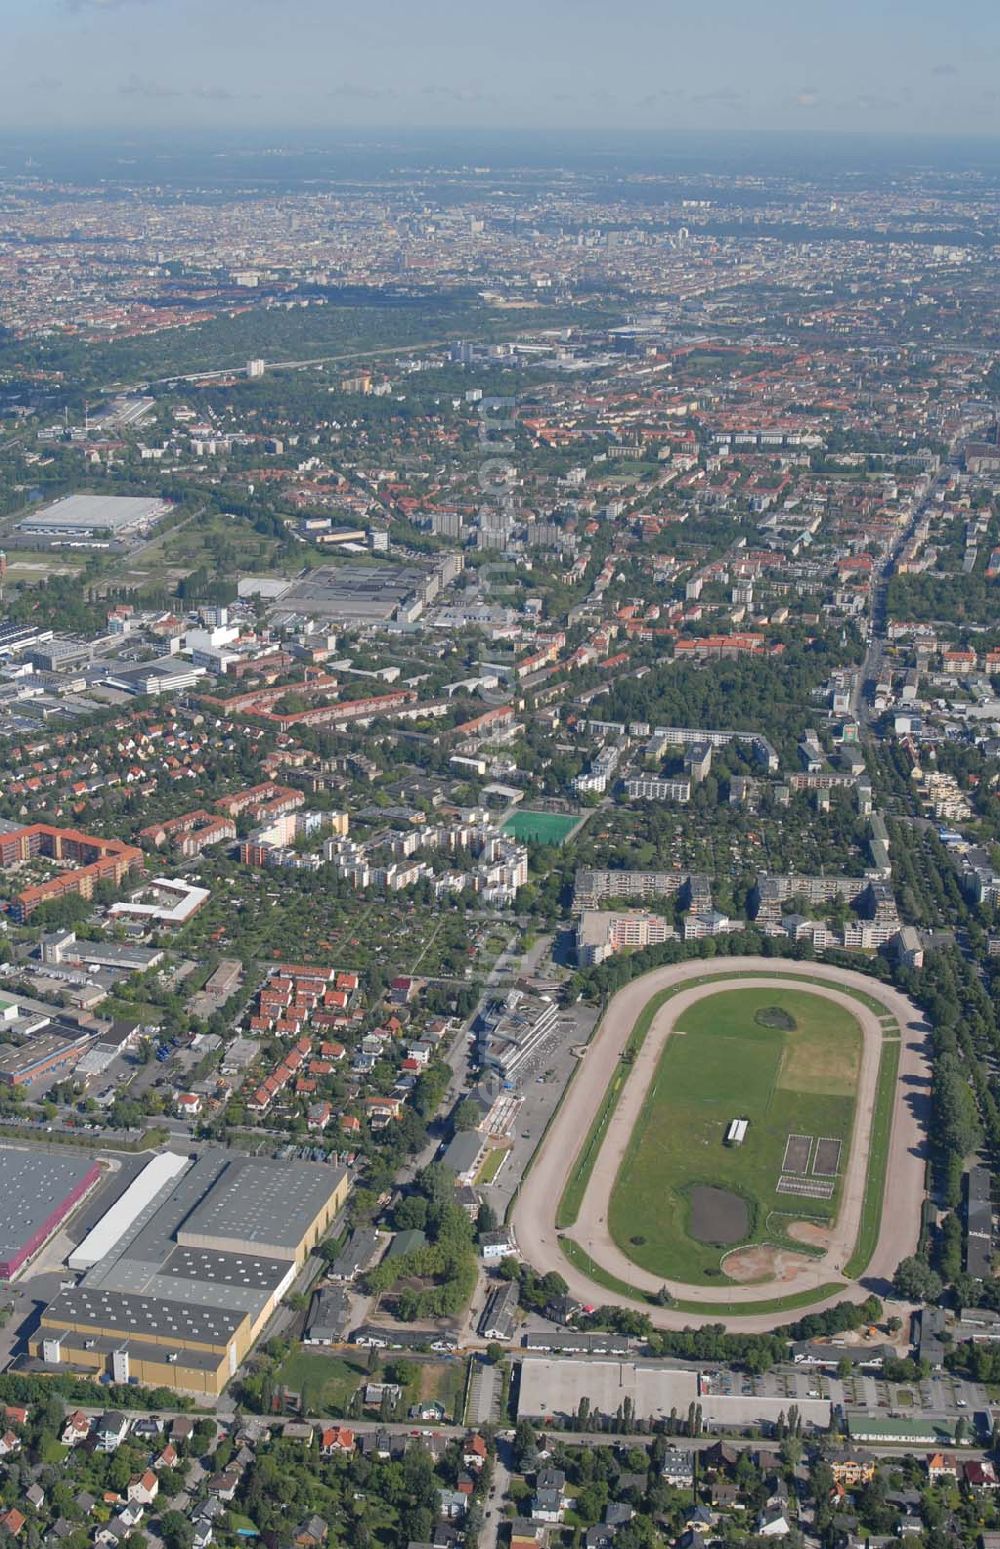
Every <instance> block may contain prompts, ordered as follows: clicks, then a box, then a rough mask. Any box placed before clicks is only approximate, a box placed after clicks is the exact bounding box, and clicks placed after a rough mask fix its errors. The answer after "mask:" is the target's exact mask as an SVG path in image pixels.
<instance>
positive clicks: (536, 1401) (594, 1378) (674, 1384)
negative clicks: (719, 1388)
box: [517, 1357, 830, 1430]
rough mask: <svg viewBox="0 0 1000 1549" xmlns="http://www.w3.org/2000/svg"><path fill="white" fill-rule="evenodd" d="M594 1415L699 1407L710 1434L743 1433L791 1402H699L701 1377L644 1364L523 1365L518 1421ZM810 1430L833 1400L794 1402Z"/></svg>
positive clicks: (730, 1397)
mask: <svg viewBox="0 0 1000 1549" xmlns="http://www.w3.org/2000/svg"><path fill="white" fill-rule="evenodd" d="M583 1398H586V1399H588V1400H589V1401H590V1407H591V1410H592V1411H600V1412H601V1414H606V1415H614V1414H616V1413H617V1411H618V1408H619V1406H620V1405H621V1404H623V1403H624V1402H625V1399H626V1398H628V1399H631V1401H632V1404H633V1406H634V1413H635V1416H636V1419H639V1420H647V1419H662V1418H664V1417H666V1416H668V1415H669V1414H670V1411H671V1410H672V1409H676V1411H677V1413H678V1414H684V1413H686V1411H687V1408H688V1406H689V1404H691V1403H694V1402H695V1401H697V1402H698V1403H699V1404H700V1405H701V1408H702V1415H703V1418H704V1421H705V1424H706V1425H707V1426H709V1427H712V1428H717V1429H722V1428H743V1427H746V1426H755V1425H759V1424H761V1423H762V1422H771V1421H776V1420H777V1419H778V1416H779V1414H780V1413H781V1412H782V1411H784V1410H786V1409H787V1407H788V1399H787V1398H783V1397H771V1396H766V1395H757V1396H755V1395H753V1394H746V1395H744V1394H726V1393H707V1394H702V1395H701V1396H700V1397H699V1394H698V1379H697V1374H696V1373H695V1372H693V1371H681V1370H677V1369H675V1368H672V1367H669V1366H661V1365H659V1364H656V1363H653V1362H651V1361H650V1362H643V1361H616V1360H603V1361H590V1360H581V1359H580V1358H579V1357H577V1358H576V1359H573V1360H567V1359H563V1360H546V1359H542V1358H535V1357H532V1358H530V1359H526V1360H524V1361H522V1363H521V1389H520V1396H519V1398H518V1408H517V1412H518V1417H519V1418H522V1419H523V1418H526V1417H535V1416H546V1415H552V1416H555V1417H558V1416H560V1415H571V1414H574V1413H575V1412H576V1411H577V1410H578V1409H579V1406H580V1400H581V1399H583ZM795 1402H796V1404H797V1406H798V1409H799V1412H800V1414H801V1415H802V1419H803V1421H804V1423H805V1424H806V1425H811V1426H815V1427H817V1428H818V1429H821V1430H825V1429H827V1428H828V1427H829V1424H830V1401H829V1399H810V1398H804V1399H796V1401H795Z"/></svg>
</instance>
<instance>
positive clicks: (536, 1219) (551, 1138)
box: [513, 957, 930, 1333]
mask: <svg viewBox="0 0 1000 1549" xmlns="http://www.w3.org/2000/svg"><path fill="white" fill-rule="evenodd" d="M711 974H718V975H719V978H718V979H716V980H713V982H712V983H711V984H708V985H703V986H697V985H692V986H691V988H690V989H688V990H681V991H680V992H679V993H678V994H676V995H674V996H673V997H672V998H671V999H670V1000H669V1001H667V1002H666V1004H665V1005H664V1006H663V1007H661V1009H660V1010H659V1011H658V1012H657V1014H656V1016H655V1018H654V1020H653V1025H652V1026H651V1028H650V1029H649V1032H648V1033H647V1035H646V1040H645V1042H644V1044H643V1048H642V1051H641V1053H640V1055H639V1057H638V1058H637V1060H636V1061H635V1064H634V1066H633V1068H632V1070H631V1072H630V1074H629V1077H628V1079H627V1081H626V1083H625V1086H624V1089H623V1091H622V1093H621V1096H620V1098H619V1101H618V1105H617V1108H616V1110H615V1114H614V1116H613V1117H612V1119H611V1121H610V1123H609V1125H608V1129H607V1133H606V1135H605V1138H604V1142H603V1144H602V1146H601V1150H600V1152H599V1154H598V1158H597V1161H596V1163H595V1166H594V1169H593V1172H592V1173H591V1178H590V1183H589V1185H588V1188H587V1193H586V1196H585V1198H584V1202H583V1206H582V1208H581V1210H580V1215H579V1217H578V1219H577V1222H576V1224H575V1225H574V1226H573V1227H571V1228H569V1229H568V1230H567V1233H566V1235H567V1236H569V1237H572V1238H573V1240H574V1241H575V1242H577V1243H578V1244H579V1245H580V1246H581V1247H583V1248H585V1249H586V1251H587V1252H588V1253H589V1254H590V1256H591V1257H592V1258H593V1260H594V1261H595V1263H597V1264H600V1265H601V1266H602V1267H603V1268H604V1269H605V1270H607V1271H608V1272H609V1273H610V1274H613V1275H615V1276H616V1277H617V1278H618V1279H620V1280H623V1281H625V1282H626V1283H627V1284H629V1285H634V1286H636V1287H637V1288H639V1289H640V1290H646V1291H655V1290H658V1289H659V1288H660V1285H661V1284H662V1283H663V1282H662V1280H661V1279H660V1278H658V1277H656V1276H653V1275H650V1274H648V1273H647V1272H646V1271H644V1270H641V1269H640V1268H639V1267H638V1265H636V1264H633V1263H632V1261H631V1260H630V1259H629V1258H627V1256H626V1255H625V1254H624V1253H623V1252H622V1251H621V1249H620V1248H618V1246H617V1244H616V1243H615V1242H614V1241H613V1240H612V1238H611V1236H610V1233H609V1231H608V1228H607V1213H608V1212H607V1207H608V1200H609V1198H610V1194H611V1189H612V1187H613V1185H614V1180H615V1178H616V1176H617V1173H618V1168H619V1165H620V1162H621V1159H622V1156H623V1155H624V1151H625V1147H626V1146H627V1144H628V1139H629V1136H630V1135H631V1133H632V1129H633V1127H634V1125H635V1122H636V1119H637V1118H638V1115H639V1111H640V1109H641V1107H642V1102H643V1098H644V1096H645V1093H646V1091H647V1089H648V1086H649V1083H650V1081H651V1080H652V1078H653V1075H654V1073H655V1071H656V1067H657V1064H658V1062H659V1058H660V1055H661V1053H662V1051H663V1046H664V1044H665V1042H666V1040H667V1038H668V1037H669V1035H670V1032H671V1029H672V1027H673V1025H674V1023H675V1021H676V1019H677V1017H678V1016H679V1015H680V1013H681V1012H682V1011H684V1010H685V1009H686V1008H687V1007H688V1006H690V1005H691V1004H692V1003H693V1002H694V1001H695V1000H697V999H699V998H700V997H702V996H703V995H706V994H711V993H715V992H717V991H719V990H725V989H739V988H746V987H747V985H748V984H758V985H759V984H763V983H764V982H765V980H764V979H762V978H760V977H753V978H749V977H748V976H750V975H753V976H758V975H761V974H766V976H767V981H768V982H770V983H772V984H774V985H775V986H784V987H787V988H808V989H810V990H812V991H814V992H815V993H817V994H821V995H824V996H825V997H826V998H827V999H829V1000H833V1001H836V1002H837V1003H838V1004H840V1005H844V1006H845V1007H846V1008H847V1009H848V1010H850V1011H851V1012H852V1013H853V1014H854V1015H855V1016H856V1017H857V1019H858V1021H859V1023H860V1024H861V1028H862V1032H863V1052H862V1060H861V1070H860V1073H859V1081H858V1093H857V1102H856V1107H855V1115H856V1116H855V1123H854V1134H853V1137H852V1143H851V1149H850V1154H849V1157H848V1162H847V1169H846V1173H845V1177H844V1185H843V1191H842V1202H841V1209H840V1213H839V1217H838V1220H837V1223H836V1226H835V1228H834V1231H833V1234H832V1237H831V1240H830V1244H829V1246H828V1248H827V1250H826V1252H825V1253H824V1255H823V1257H822V1258H818V1259H808V1260H805V1259H803V1260H802V1261H801V1262H800V1265H799V1269H798V1273H797V1275H796V1277H795V1278H794V1279H793V1280H791V1281H789V1280H784V1281H782V1282H781V1283H776V1282H763V1283H758V1284H755V1285H735V1284H731V1283H729V1282H726V1283H725V1286H724V1287H723V1285H721V1284H720V1285H718V1286H692V1285H687V1284H683V1283H680V1282H677V1283H673V1282H671V1281H669V1280H668V1281H667V1285H668V1287H669V1289H670V1290H671V1291H672V1292H673V1293H674V1294H675V1295H676V1296H678V1297H679V1298H682V1299H683V1300H684V1301H686V1302H702V1303H705V1304H706V1305H712V1306H718V1305H719V1304H720V1303H722V1302H725V1303H726V1304H727V1305H728V1306H729V1307H731V1308H732V1312H731V1313H730V1314H729V1315H728V1316H726V1317H720V1316H719V1315H718V1314H717V1313H716V1312H706V1314H705V1317H706V1320H708V1319H710V1320H711V1321H712V1322H723V1323H726V1325H727V1326H729V1327H732V1328H734V1329H741V1330H743V1331H744V1332H746V1333H751V1332H762V1331H764V1330H766V1329H770V1328H774V1327H775V1326H776V1325H777V1324H779V1323H780V1322H782V1321H785V1322H788V1321H792V1320H794V1319H795V1318H797V1317H801V1316H802V1312H803V1311H804V1310H810V1311H811V1310H815V1309H817V1308H820V1307H823V1306H829V1305H831V1304H832V1303H833V1302H837V1301H845V1300H852V1301H862V1300H863V1299H864V1298H865V1297H866V1296H867V1295H868V1294H869V1292H870V1291H875V1292H876V1293H878V1294H880V1295H885V1294H887V1293H888V1292H890V1290H891V1286H890V1282H891V1279H892V1275H893V1272H894V1271H895V1268H896V1265H897V1264H898V1263H899V1260H900V1259H901V1258H905V1257H906V1255H907V1254H909V1253H912V1252H913V1250H914V1248H915V1247H916V1244H917V1238H918V1235H919V1227H920V1205H921V1201H922V1199H923V1183H924V1165H925V1159H926V1149H925V1148H926V1120H927V1110H928V1107H929V1101H930V1071H929V1067H928V1064H927V1054H926V1039H927V1033H928V1028H927V1025H926V1023H925V1022H924V1021H923V1018H922V1015H921V1013H920V1012H919V1011H918V1010H917V1008H916V1007H915V1006H914V1005H913V1003H912V1002H911V1001H909V1000H907V999H906V997H905V996H903V995H900V994H899V993H898V991H896V990H893V989H891V988H890V987H888V986H886V985H883V984H880V983H879V982H878V981H877V980H875V979H870V978H868V977H867V976H866V975H864V974H859V973H854V972H852V971H851V970H849V969H844V968H836V967H833V966H832V965H825V964H816V963H798V962H788V961H784V960H780V959H775V958H767V957H745V958H732V959H729V960H728V961H720V962H717V963H715V964H713V963H712V962H710V961H706V960H704V959H698V960H694V961H691V962H688V963H682V964H675V965H674V966H672V967H669V968H660V969H655V970H654V971H653V972H652V973H649V974H644V975H643V976H642V977H641V978H639V979H636V980H634V981H633V982H632V983H631V984H629V985H626V986H625V988H624V989H622V990H620V991H619V992H618V994H617V995H616V996H615V997H614V999H613V1000H612V1001H611V1003H610V1005H609V1006H608V1009H607V1011H606V1013H605V1015H604V1017H603V1019H602V1021H601V1023H600V1025H599V1027H598V1029H597V1031H596V1033H595V1034H594V1037H593V1039H592V1040H591V1043H590V1046H589V1048H588V1050H587V1054H586V1057H585V1059H584V1060H583V1063H582V1065H581V1067H580V1069H579V1070H578V1072H577V1074H576V1076H575V1077H574V1080H573V1083H572V1085H571V1087H570V1089H569V1091H568V1093H567V1095H566V1098H565V1100H564V1102H563V1105H562V1107H561V1108H560V1110H559V1112H558V1114H557V1116H556V1119H555V1121H554V1123H553V1124H552V1127H551V1128H550V1130H549V1133H548V1135H547V1136H546V1138H545V1140H544V1142H543V1144H542V1147H541V1150H540V1152H539V1154H538V1157H537V1159H536V1161H535V1165H534V1167H533V1168H532V1169H531V1171H530V1172H529V1174H528V1177H527V1179H526V1180H525V1183H524V1186H523V1188H522V1190H521V1193H520V1196H519V1197H518V1200H517V1203H516V1206H515V1209H514V1213H513V1225H514V1229H515V1232H516V1235H517V1240H518V1244H519V1246H520V1249H521V1252H522V1254H523V1255H524V1257H525V1258H526V1259H527V1261H528V1262H529V1263H530V1264H532V1265H533V1266H534V1268H535V1269H537V1270H540V1271H543V1272H544V1271H547V1270H550V1269H555V1270H558V1271H559V1273H560V1274H561V1275H562V1276H563V1277H564V1278H565V1280H566V1281H567V1284H568V1285H569V1289H570V1292H571V1294H572V1295H574V1296H575V1297H577V1298H578V1299H579V1300H581V1301H583V1302H585V1303H592V1302H594V1301H595V1300H599V1301H601V1302H603V1303H608V1302H610V1303H615V1304H617V1305H619V1306H635V1305H636V1303H635V1301H630V1300H629V1298H627V1297H626V1296H624V1295H616V1294H615V1293H614V1292H612V1291H607V1290H605V1289H604V1288H603V1287H600V1286H597V1285H595V1282H593V1281H591V1280H589V1279H588V1278H587V1277H586V1275H584V1274H583V1273H582V1272H581V1271H580V1270H578V1269H576V1268H575V1267H574V1266H573V1265H572V1264H570V1263H569V1262H568V1260H567V1259H566V1258H565V1257H564V1256H563V1253H562V1249H561V1246H560V1242H559V1234H558V1233H557V1231H556V1228H555V1217H556V1210H557V1207H558V1203H559V1200H560V1199H561V1198H562V1194H563V1191H564V1189H565V1187H566V1184H567V1181H568V1179H569V1177H570V1174H571V1172H572V1170H573V1166H574V1163H575V1161H576V1157H577V1155H578V1153H579V1149H580V1145H581V1144H582V1142H583V1139H584V1137H585V1136H586V1135H587V1134H588V1132H589V1130H590V1126H591V1124H592V1123H593V1120H594V1118H595V1116H596V1114H597V1111H598V1109H599V1107H600V1104H601V1100H602V1098H603V1096H604V1093H605V1092H606V1090H607V1087H608V1084H609V1082H610V1081H611V1078H612V1076H613V1074H614V1072H615V1068H616V1066H617V1065H618V1062H619V1060H620V1059H621V1055H622V1051H623V1049H624V1047H625V1044H626V1042H627V1041H628V1037H629V1035H630V1033H631V1031H632V1028H633V1027H634V1026H635V1022H636V1019H637V1018H638V1016H639V1015H640V1013H641V1012H642V1010H643V1008H644V1006H646V1004H647V1003H648V1002H649V1000H650V999H651V998H652V997H653V996H654V995H656V994H658V993H659V992H660V991H661V990H666V989H672V988H674V987H675V986H678V985H683V984H685V983H686V982H687V981H689V980H693V979H699V978H704V977H706V975H711ZM810 979H817V980H821V981H822V982H817V983H812V984H808V985H805V984H803V983H802V981H803V980H810ZM837 985H842V986H844V988H845V989H855V990H858V991H860V992H862V993H863V994H866V995H867V996H869V997H870V998H871V999H873V1000H878V1001H880V1002H882V1004H883V1005H884V1006H885V1008H886V1012H887V1013H891V1014H892V1015H893V1016H894V1017H895V1018H896V1020H897V1021H898V1023H899V1026H900V1029H901V1031H902V1047H901V1050H900V1062H899V1077H898V1081H897V1087H896V1097H895V1103H894V1108H893V1121H892V1135H891V1139H890V1145H889V1161H888V1168H887V1173H886V1186H885V1199H886V1200H887V1201H890V1202H891V1204H890V1206H889V1208H887V1209H885V1210H884V1211H883V1216H882V1223H881V1230H880V1232H879V1237H878V1243H877V1246H876V1249H875V1252H874V1254H873V1255H872V1258H871V1261H870V1263H869V1265H868V1269H867V1270H866V1272H865V1275H864V1277H863V1280H861V1281H851V1282H848V1281H845V1280H843V1277H842V1274H841V1270H842V1266H843V1264H844V1263H845V1262H846V1261H847V1259H848V1258H849V1257H850V1254H851V1251H852V1249H853V1246H854V1240H855V1237H856V1235H857V1229H858V1223H859V1220H860V1212H861V1204H862V1200H863V1197H864V1185H865V1176H866V1172H867V1165H868V1150H869V1144H868V1141H869V1130H870V1122H871V1115H872V1109H873V1105H874V1101H875V1094H876V1086H877V1077H878V1060H879V1052H880V1048H881V1043H882V1028H881V1027H880V1025H879V1021H878V1016H877V1015H876V1014H875V1013H874V1012H872V1011H870V1010H868V1008H867V1007H865V1006H863V1005H862V1004H861V1003H860V1002H859V1001H857V1000H855V999H853V998H852V997H851V996H850V995H845V994H844V993H843V992H842V991H838V990H837V988H836V986H837ZM790 1203H791V1202H790ZM803 1209H804V1210H807V1209H808V1205H807V1204H804V1206H803ZM838 1281H839V1282H840V1285H839V1288H838V1292H837V1294H836V1295H835V1296H833V1297H830V1298H828V1299H827V1300H826V1301H818V1302H816V1303H815V1304H813V1307H810V1308H809V1309H797V1310H793V1311H790V1312H788V1313H787V1314H785V1315H784V1316H782V1315H776V1314H775V1313H773V1312H772V1313H766V1314H763V1313H754V1311H753V1306H754V1303H755V1302H758V1303H759V1302H761V1301H762V1300H763V1301H767V1300H770V1299H772V1298H774V1297H775V1296H783V1295H789V1294H792V1293H794V1292H798V1291H806V1290H809V1289H810V1288H812V1287H817V1286H820V1285H823V1284H828V1283H833V1282H838ZM643 1305H644V1307H645V1306H646V1304H643ZM744 1309H745V1310H744ZM647 1310H648V1311H649V1312H650V1316H651V1317H652V1320H653V1323H654V1324H655V1325H656V1326H657V1327H659V1328H685V1327H687V1326H689V1325H690V1324H691V1323H692V1321H697V1319H698V1314H697V1313H696V1312H690V1311H688V1312H680V1311H678V1310H676V1309H669V1308H656V1307H648V1308H647Z"/></svg>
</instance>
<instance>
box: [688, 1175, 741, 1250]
mask: <svg viewBox="0 0 1000 1549" xmlns="http://www.w3.org/2000/svg"><path fill="white" fill-rule="evenodd" d="M749 1231H750V1207H749V1205H748V1204H747V1202H746V1200H745V1199H741V1198H740V1196H739V1195H738V1194H733V1193H732V1192H731V1191H730V1190H729V1189H716V1188H712V1187H711V1186H710V1185H709V1184H705V1183H698V1184H695V1186H694V1188H693V1189H692V1190H691V1236H692V1237H693V1238H695V1240H696V1241H697V1242H707V1243H711V1244H712V1245H713V1246H716V1247H720V1248H725V1247H728V1246H729V1245H730V1244H731V1243H734V1242H744V1241H745V1239H746V1237H747V1235H748V1233H749Z"/></svg>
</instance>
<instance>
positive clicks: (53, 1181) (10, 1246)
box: [0, 1146, 94, 1262]
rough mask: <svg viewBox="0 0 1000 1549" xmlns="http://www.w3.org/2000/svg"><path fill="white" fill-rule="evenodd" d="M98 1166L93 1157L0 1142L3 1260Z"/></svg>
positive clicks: (0, 1242) (0, 1253)
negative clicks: (64, 1154) (28, 1148)
mask: <svg viewBox="0 0 1000 1549" xmlns="http://www.w3.org/2000/svg"><path fill="white" fill-rule="evenodd" d="M93 1167H94V1159H93V1157H74V1156H53V1155H52V1154H51V1152H48V1151H20V1150H17V1149H16V1148H15V1147H12V1146H0V1179H2V1189H0V1262H6V1261H7V1260H8V1259H13V1258H14V1257H16V1255H17V1254H18V1253H19V1252H20V1251H21V1250H22V1249H23V1248H24V1246H25V1245H26V1244H27V1243H28V1242H30V1241H31V1239H32V1238H33V1237H34V1236H35V1234H36V1233H37V1232H40V1231H42V1229H43V1228H44V1227H45V1226H46V1224H47V1223H48V1222H49V1220H50V1219H51V1218H52V1216H53V1215H54V1214H55V1213H56V1212H57V1211H58V1210H59V1209H60V1208H61V1207H62V1206H63V1205H64V1204H65V1202H66V1199H67V1197H68V1196H69V1195H70V1194H71V1193H72V1192H73V1190H74V1189H75V1188H77V1187H78V1186H79V1185H80V1184H82V1183H83V1182H84V1180H85V1179H86V1177H87V1174H88V1173H89V1172H91V1171H92V1169H93Z"/></svg>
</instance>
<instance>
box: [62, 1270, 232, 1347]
mask: <svg viewBox="0 0 1000 1549" xmlns="http://www.w3.org/2000/svg"><path fill="white" fill-rule="evenodd" d="M245 1317H246V1313H245V1312H244V1311H243V1310H242V1308H228V1307H206V1306H203V1305H201V1304H198V1303H191V1302H168V1301H163V1300H162V1299H161V1298H160V1297H158V1296H130V1295H128V1294H127V1293H126V1292H122V1291H106V1290H104V1289H103V1288H96V1289H91V1288H90V1287H89V1286H82V1285H79V1286H76V1287H75V1288H74V1289H73V1290H71V1291H60V1292H59V1295H58V1296H57V1297H56V1298H55V1300H54V1301H51V1302H50V1303H49V1305H48V1306H47V1307H46V1309H45V1316H44V1321H45V1322H46V1323H47V1324H50V1325H57V1324H59V1323H62V1322H66V1323H73V1324H77V1325H83V1326H84V1327H87V1328H94V1329H102V1330H105V1331H107V1330H110V1331H111V1332H113V1333H116V1334H117V1333H120V1334H130V1335H133V1336H134V1337H135V1338H136V1339H148V1340H155V1341H156V1342H157V1343H160V1342H163V1341H166V1342H167V1343H176V1344H178V1345H181V1346H184V1347H187V1346H188V1345H190V1344H201V1345H215V1346H225V1345H227V1344H228V1343H229V1341H230V1340H231V1339H232V1337H233V1335H234V1334H235V1333H236V1331H237V1329H238V1328H239V1327H240V1324H241V1323H242V1322H243V1320H244V1318H245Z"/></svg>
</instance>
